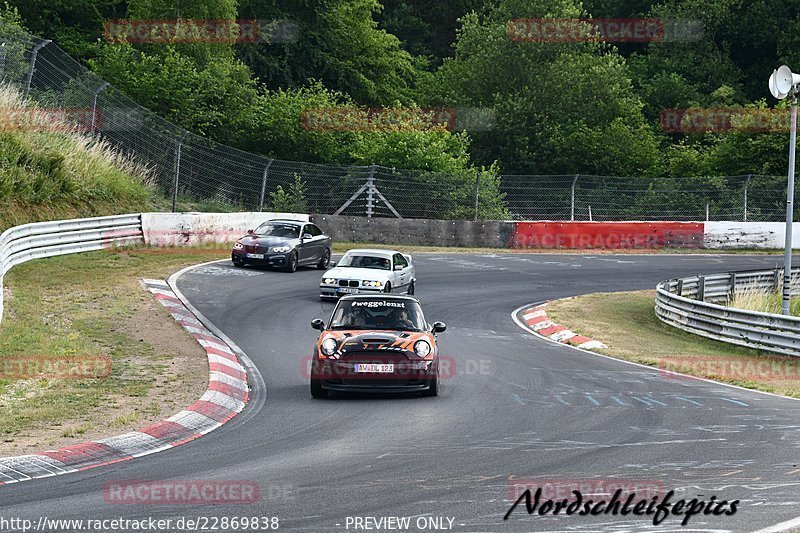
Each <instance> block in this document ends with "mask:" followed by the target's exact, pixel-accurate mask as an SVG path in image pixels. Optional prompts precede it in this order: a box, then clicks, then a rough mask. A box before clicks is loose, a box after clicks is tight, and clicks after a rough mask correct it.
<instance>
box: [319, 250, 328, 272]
mask: <svg viewBox="0 0 800 533" xmlns="http://www.w3.org/2000/svg"><path fill="white" fill-rule="evenodd" d="M330 262H331V251H330V250H328V249H325V253H323V254H322V259H320V260H319V263H317V269H319V270H327V269H328V264H329V263H330Z"/></svg>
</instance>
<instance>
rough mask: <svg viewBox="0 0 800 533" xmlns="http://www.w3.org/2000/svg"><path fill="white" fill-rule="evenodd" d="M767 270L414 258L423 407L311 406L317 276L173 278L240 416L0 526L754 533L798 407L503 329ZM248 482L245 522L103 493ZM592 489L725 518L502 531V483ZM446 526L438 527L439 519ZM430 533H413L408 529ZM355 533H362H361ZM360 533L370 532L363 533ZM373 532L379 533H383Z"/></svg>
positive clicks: (797, 505)
mask: <svg viewBox="0 0 800 533" xmlns="http://www.w3.org/2000/svg"><path fill="white" fill-rule="evenodd" d="M780 262H781V258H780V257H778V256H742V255H720V256H701V255H674V256H673V255H653V256H645V255H562V254H558V255H556V254H553V255H540V254H531V255H519V254H498V255H494V254H477V255H475V254H473V255H466V254H418V255H417V256H416V257H415V264H416V267H417V277H418V284H417V296H418V297H419V299H420V301H421V303H422V306H423V309H424V312H425V315H426V318H427V319H428V321H429V322H433V321H435V320H441V321H444V322H446V323H447V326H448V327H447V331H446V332H445V333H443V334H441V335H440V336H439V342H440V346H441V353H442V354H443V355H446V356H448V357H452V358H453V359H452V360H453V361H455V366H454V368H455V371H454V372H452V373H451V374H452V375H450V376H449V377H448V378H446V379H443V380H442V384H443V391H442V394H441V395H440V396H439V397H438V398H422V397H418V396H391V397H384V396H374V395H364V396H361V395H336V396H335V397H333V398H330V399H327V400H312V399H311V397H310V395H309V391H308V379H307V375H306V372H305V370H304V366H303V364H304V359H305V358H307V357H308V356H310V355H311V353H312V347H313V343H314V339H315V338H316V335H315V334H316V332H315V331H314V330H312V329H311V328H310V326H309V322H310V320H311V319H313V318H323V319H326V320H327V318H328V316H329V314H330V311H331V310H332V308H333V304H332V303H330V302H321V301H320V300H319V299H318V297H317V294H318V292H317V284H318V282H319V278H320V272H319V271H317V270H312V269H301V270H300V271H298V272H297V273H295V274H286V273H281V272H273V271H268V270H258V269H249V268H248V269H245V270H241V269H234V268H233V267H232V266H230V264H229V263H228V262H221V263H216V264H212V265H206V266H202V267H199V268H196V269H194V270H190V271H188V272H187V273H185V274H184V275H182V276H181V277H180V279H179V282H178V287H179V289H180V290H181V292H182V293H183V294H184V295H185V296H186V297H187V298H188V299H189V301H190V302H191V303H192V304H193V305H194V306H195V307H196V308H197V309H198V310H199V311H200V312H202V313H203V314H204V315H205V317H207V318H208V319H209V320H210V321H211V322H213V324H214V325H216V326H217V327H218V328H219V329H220V330H221V331H222V332H224V333H225V334H226V335H227V336H228V337H230V338H231V339H232V340H233V341H234V342H235V343H236V344H238V346H239V347H241V348H242V349H243V350H244V352H245V353H247V355H248V356H249V358H250V359H251V360H252V362H253V363H254V365H255V367H256V368H257V372H253V373H252V376H251V377H254V378H257V377H258V374H260V376H261V377H262V378H263V382H261V381H259V380H258V379H255V381H254V384H255V387H254V389H253V391H252V399H251V402H250V404H249V405H248V407H247V408H246V409H245V411H244V412H243V413H242V414H241V415H240V416H238V417H237V418H235V419H234V420H233V421H232V422H230V423H229V424H227V425H225V426H223V427H222V428H220V429H219V430H217V431H214V432H212V433H211V434H209V435H207V436H205V437H203V438H201V439H199V440H196V441H193V442H190V443H188V444H186V445H183V446H180V447H178V448H175V449H173V450H169V451H165V452H162V453H158V454H156V455H152V456H148V457H144V458H141V459H137V460H132V461H127V462H123V463H119V464H116V465H111V466H109V467H103V468H98V469H93V470H88V471H85V472H81V473H76V474H70V475H65V476H59V477H55V478H48V479H41V480H34V481H31V482H25V483H20V484H17V485H8V486H2V487H0V502H1V503H0V507H1V508H2V513H1V514H2V516H3V517H28V518H32V519H34V520H37V519H38V517H40V516H47V517H48V518H83V519H87V518H96V519H97V518H116V517H123V518H132V519H133V518H136V519H141V518H145V517H162V518H164V517H180V516H191V517H199V516H217V517H221V516H228V517H230V516H277V517H279V518H280V530H294V531H347V530H349V531H354V529H353V527H352V526H351V527H350V528H349V529H346V524H347V523H348V522H347V517H356V516H359V517H364V516H374V517H381V516H408V517H412V521H411V524H412V528H411V531H418V529H416V526H415V521H416V519H417V518H418V517H423V520H425V519H426V518H425V517H449V518H453V522H452V526H451V527H452V531H459V532H479V531H616V532H622V531H651V530H652V531H755V530H759V529H761V528H765V527H767V526H770V525H772V524H776V523H779V522H783V521H786V520H790V519H793V518H795V517H797V516H798V515H800V467H799V466H798V464H800V453H799V450H798V448H799V447H800V402H798V401H795V400H790V399H784V398H779V397H775V396H770V395H764V394H759V393H755V392H752V391H746V390H743V389H736V388H731V387H726V386H722V385H718V384H713V383H708V382H703V381H697V380H688V379H674V378H668V377H666V376H664V375H663V374H662V373H660V372H659V371H658V370H657V369H649V368H644V367H639V366H634V365H629V364H625V363H622V362H619V361H615V360H612V359H609V358H604V357H599V356H596V355H592V354H587V353H584V352H580V351H576V350H573V349H571V348H568V347H566V346H561V345H557V344H554V343H551V342H547V341H544V340H540V339H538V338H536V337H534V336H533V335H531V334H530V333H528V332H525V331H524V330H522V329H521V328H520V327H519V326H517V324H515V322H514V321H513V320H512V317H511V314H512V311H514V310H515V309H517V308H519V307H520V306H523V305H526V304H529V303H538V302H541V301H545V300H551V299H555V298H560V297H565V296H572V295H578V294H584V293H590V292H597V291H620V290H632V289H647V288H653V287H654V286H655V284H656V283H657V282H659V281H661V280H663V279H666V278H669V277H674V276H680V275H691V274H697V273H704V272H705V273H711V272H724V271H728V270H739V269H749V268H761V267H774V266H776V265H777V264H780ZM163 479H204V480H205V479H217V480H249V481H255V482H256V483H258V485H259V487H260V493H261V499H260V500H259V501H258V502H257V503H255V504H251V505H237V506H233V505H213V506H212V505H163V504H162V505H119V504H109V503H106V502H105V501H104V497H103V487H104V485H105V484H106V483H108V482H110V481H120V480H163ZM520 480H521V481H523V482H525V481H531V482H533V481H538V482H543V481H545V480H550V481H552V482H556V483H563V484H565V485H568V484H570V483H581V482H583V483H584V484H585V482H586V481H587V480H593V481H594V482H596V483H597V484H598V485H595V486H609V485H612V484H613V483H614V482H621V483H623V484H624V483H630V484H633V485H635V486H639V487H641V486H653V485H656V486H659V487H662V488H663V489H665V490H674V491H676V495H675V499H681V498H684V499H687V500H688V499H691V498H700V499H705V500H708V499H709V498H710V497H711V496H712V495H715V496H716V498H717V500H723V499H727V500H740V504H739V510H738V512H737V513H736V514H735V515H733V516H713V515H697V516H694V517H693V518H692V519H691V520H690V522H689V525H688V526H686V527H681V526H680V518H676V517H669V518H667V519H666V520H665V521H664V522H662V523H661V524H660V525H659V526H654V525H653V523H652V520H651V518H649V517H636V516H626V517H623V516H612V515H605V514H604V515H600V516H596V517H589V516H575V515H573V516H564V515H563V514H561V515H558V516H552V515H549V516H539V515H532V516H529V515H528V514H527V513H526V512H525V510H524V505H523V506H520V507H519V508H517V509H516V510H515V511H514V513H512V514H511V516H510V517H509V520H507V521H504V520H503V515H504V514H505V513H506V512H507V511H508V510H509V508H510V505H511V503H510V502H509V484H510V483H513V482H514V481H520ZM444 524H445V525H447V524H448V521H447V520H445V521H444ZM5 530H9V531H11V530H12V529H11V528H6V529H5ZM427 530H428V531H430V530H431V529H427ZM361 531H364V530H363V529H362V530H361ZM372 531H375V530H372ZM381 531H388V530H387V529H383V530H381Z"/></svg>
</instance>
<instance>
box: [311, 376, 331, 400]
mask: <svg viewBox="0 0 800 533" xmlns="http://www.w3.org/2000/svg"><path fill="white" fill-rule="evenodd" d="M311 397H312V398H327V397H328V391H326V390H325V389H323V388H322V380H321V379H315V378H311Z"/></svg>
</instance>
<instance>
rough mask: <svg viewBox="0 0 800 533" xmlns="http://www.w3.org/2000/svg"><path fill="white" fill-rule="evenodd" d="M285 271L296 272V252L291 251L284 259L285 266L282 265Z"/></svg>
mask: <svg viewBox="0 0 800 533" xmlns="http://www.w3.org/2000/svg"><path fill="white" fill-rule="evenodd" d="M284 270H285V271H286V272H296V271H297V252H292V253H291V254H289V258H288V259H287V260H286V266H285V267H284Z"/></svg>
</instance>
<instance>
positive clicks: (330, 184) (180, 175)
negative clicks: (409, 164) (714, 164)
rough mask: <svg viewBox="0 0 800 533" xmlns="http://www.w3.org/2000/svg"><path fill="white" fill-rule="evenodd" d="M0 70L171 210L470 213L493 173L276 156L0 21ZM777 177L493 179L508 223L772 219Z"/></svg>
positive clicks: (779, 196)
mask: <svg viewBox="0 0 800 533" xmlns="http://www.w3.org/2000/svg"><path fill="white" fill-rule="evenodd" d="M0 78H2V81H3V82H4V83H8V84H11V85H14V86H16V87H17V88H18V89H19V90H20V92H22V93H23V94H24V95H25V96H27V97H29V98H30V99H31V100H33V101H34V102H36V103H37V104H38V105H40V106H45V107H57V108H67V109H82V110H88V111H89V112H88V113H84V114H83V116H89V117H90V119H89V120H88V122H89V124H87V125H84V126H85V127H86V130H88V132H89V134H91V135H97V136H99V137H101V138H103V139H105V140H106V141H108V142H110V143H111V144H112V145H114V146H116V147H117V148H119V149H120V150H121V151H122V152H124V153H126V154H128V155H130V156H133V157H134V158H136V159H138V160H139V161H140V162H142V163H145V164H146V165H147V166H149V167H150V168H151V169H152V171H153V173H154V177H155V183H156V186H157V188H158V189H159V193H160V194H161V195H163V196H164V197H165V198H169V199H171V200H172V206H173V210H174V209H175V208H176V206H177V205H179V204H180V203H183V202H192V203H194V204H195V205H197V206H200V207H201V208H205V209H213V210H228V211H230V210H263V209H271V208H272V207H273V203H272V202H273V195H274V194H276V193H277V192H278V188H279V187H280V188H282V189H283V190H284V191H288V190H289V189H290V188H291V187H292V185H293V184H294V183H295V182H296V180H298V179H299V180H300V181H302V183H303V184H304V187H303V190H304V193H305V202H306V208H307V210H308V211H310V212H314V213H320V214H344V215H354V216H374V217H403V218H460V219H465V218H466V219H470V218H478V216H479V215H480V213H481V212H482V209H483V208H484V207H485V206H484V205H483V202H484V201H485V200H484V196H483V195H482V194H481V184H482V183H488V182H486V181H484V180H485V179H491V177H486V176H484V175H481V174H478V175H476V179H475V181H474V183H469V184H468V185H466V186H465V184H464V182H463V179H459V180H456V179H453V177H452V176H447V175H443V174H441V173H436V172H429V171H419V170H401V169H395V168H387V167H381V166H376V165H372V166H335V165H323V164H315V163H304V162H298V161H284V160H280V159H270V158H268V157H264V156H261V155H256V154H252V153H248V152H244V151H241V150H238V149H235V148H232V147H230V146H225V145H221V144H219V143H216V142H214V141H211V140H209V139H207V138H204V137H201V136H199V135H195V134H193V133H190V132H188V131H185V130H183V129H182V128H180V127H179V126H177V125H175V124H172V123H170V122H167V121H166V120H164V119H162V118H160V117H159V116H157V115H155V114H154V113H152V112H150V111H148V110H146V109H144V108H143V107H141V106H139V105H138V104H136V103H135V102H134V101H133V100H131V99H130V98H128V97H127V96H125V95H124V94H122V93H121V92H119V91H118V90H116V89H115V88H114V87H113V86H111V85H109V84H108V83H107V82H105V81H104V80H102V79H100V78H99V77H97V76H96V75H94V74H93V73H92V72H90V71H89V70H87V69H86V68H85V67H83V66H82V65H81V64H79V63H78V62H77V61H75V60H74V59H73V58H71V57H70V56H69V55H68V54H66V53H65V52H64V51H63V50H62V49H61V48H59V47H58V46H57V45H56V44H55V43H53V42H51V41H49V40H46V39H40V38H38V37H34V36H31V35H28V34H26V33H24V32H22V31H20V30H18V29H16V28H14V27H11V26H8V25H5V24H3V25H0ZM785 180H786V178H785V177H782V176H758V175H748V176H726V177H713V178H685V179H667V178H662V179H654V180H647V179H644V178H641V177H612V176H589V175H557V176H554V175H502V176H500V190H501V191H502V193H503V202H504V204H505V208H506V211H507V216H508V218H511V219H516V220H526V219H527V220H597V221H610V220H696V221H702V220H729V221H731V220H752V221H780V220H782V219H783V217H784V215H785V199H786V192H785ZM484 187H486V185H484ZM491 201H493V202H496V199H492V200H491ZM494 212H496V210H495V211H494Z"/></svg>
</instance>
